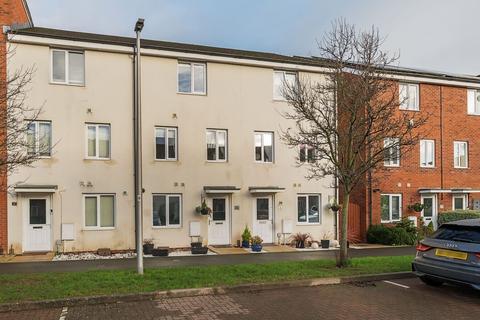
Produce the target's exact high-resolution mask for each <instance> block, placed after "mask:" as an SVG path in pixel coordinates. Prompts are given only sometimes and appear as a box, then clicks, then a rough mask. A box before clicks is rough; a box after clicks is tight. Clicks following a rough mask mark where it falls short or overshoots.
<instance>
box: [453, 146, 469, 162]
mask: <svg viewBox="0 0 480 320" xmlns="http://www.w3.org/2000/svg"><path fill="white" fill-rule="evenodd" d="M457 146H458V147H460V146H465V166H461V165H460V155H459V153H458V154H457ZM457 158H458V163H457V160H456V159H457ZM453 167H454V168H455V169H468V142H467V141H453Z"/></svg>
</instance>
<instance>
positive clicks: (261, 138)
mask: <svg viewBox="0 0 480 320" xmlns="http://www.w3.org/2000/svg"><path fill="white" fill-rule="evenodd" d="M255 161H257V162H269V163H272V162H273V132H258V131H257V132H255Z"/></svg>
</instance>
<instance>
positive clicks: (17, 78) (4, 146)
mask: <svg viewBox="0 0 480 320" xmlns="http://www.w3.org/2000/svg"><path fill="white" fill-rule="evenodd" d="M14 55H15V49H14V47H13V46H12V45H11V44H10V43H8V42H7V41H6V35H5V36H3V37H2V40H1V42H0V57H2V58H0V75H1V79H0V175H1V176H2V177H5V176H6V175H8V174H10V173H11V172H13V171H14V170H15V169H16V168H17V167H20V166H30V165H31V164H32V163H33V162H34V161H36V160H37V159H38V158H39V156H40V155H41V152H42V150H46V149H47V148H48V149H50V148H51V144H50V141H46V138H47V137H41V136H39V135H38V134H35V132H34V130H33V128H32V124H33V123H34V121H36V120H37V118H38V116H39V114H40V113H41V107H37V108H35V107H32V106H30V105H29V104H28V103H27V94H28V92H29V86H30V84H31V82H32V79H33V75H34V73H35V67H34V66H29V67H21V68H19V69H17V70H8V73H7V61H8V60H9V59H12V58H13V57H14ZM49 151H50V150H48V152H49ZM1 188H2V190H1V191H5V188H7V186H6V182H5V181H3V182H2V186H1Z"/></svg>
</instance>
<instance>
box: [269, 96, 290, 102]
mask: <svg viewBox="0 0 480 320" xmlns="http://www.w3.org/2000/svg"><path fill="white" fill-rule="evenodd" d="M272 101H273V102H287V99H285V98H275V97H274V98H273V99H272Z"/></svg>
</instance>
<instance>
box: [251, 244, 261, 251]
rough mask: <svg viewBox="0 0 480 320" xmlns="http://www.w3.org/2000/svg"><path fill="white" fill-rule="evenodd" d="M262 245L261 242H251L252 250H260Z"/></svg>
mask: <svg viewBox="0 0 480 320" xmlns="http://www.w3.org/2000/svg"><path fill="white" fill-rule="evenodd" d="M262 248H263V246H262V245H261V244H252V251H253V252H262Z"/></svg>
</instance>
